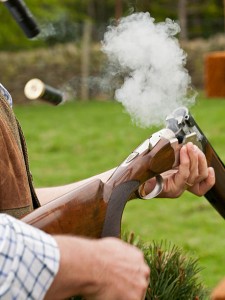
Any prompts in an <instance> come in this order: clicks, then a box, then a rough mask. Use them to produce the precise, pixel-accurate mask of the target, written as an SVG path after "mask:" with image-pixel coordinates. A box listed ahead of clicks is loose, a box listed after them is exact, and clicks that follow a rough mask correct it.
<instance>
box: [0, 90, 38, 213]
mask: <svg viewBox="0 0 225 300" xmlns="http://www.w3.org/2000/svg"><path fill="white" fill-rule="evenodd" d="M0 155H1V157H0V212H2V213H3V212H4V213H7V214H10V215H12V216H14V217H16V218H21V217H22V216H24V215H25V214H27V213H29V212H31V211H32V210H33V209H34V208H37V207H39V206H40V203H39V201H38V199H37V196H36V193H35V190H34V187H33V184H32V177H31V174H30V171H29V165H28V156H27V150H26V144H25V139H24V137H23V133H22V130H21V127H20V125H19V123H18V121H17V119H16V117H15V115H14V113H13V111H12V109H11V107H10V106H9V104H8V102H7V101H6V99H5V98H4V97H3V96H2V95H1V93H0Z"/></svg>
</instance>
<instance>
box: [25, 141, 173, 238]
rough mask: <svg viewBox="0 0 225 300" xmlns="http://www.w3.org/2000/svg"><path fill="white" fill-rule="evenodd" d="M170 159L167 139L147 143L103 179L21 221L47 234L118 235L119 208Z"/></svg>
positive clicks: (171, 162) (120, 214) (166, 166)
mask: <svg viewBox="0 0 225 300" xmlns="http://www.w3.org/2000/svg"><path fill="white" fill-rule="evenodd" d="M164 158H165V159H164ZM174 160H175V154H174V149H173V148H172V146H171V144H170V141H169V140H167V139H160V140H159V142H158V143H157V144H156V146H155V147H153V149H151V150H150V149H149V147H148V146H147V147H146V149H145V151H143V152H142V153H141V154H136V156H133V158H132V159H131V158H130V156H128V158H127V159H126V160H125V161H124V162H123V163H122V164H121V165H120V166H119V167H118V168H117V169H116V170H115V171H114V173H113V174H112V175H111V177H110V178H109V179H108V181H107V182H105V183H103V182H102V181H101V180H99V179H96V180H93V181H91V182H88V183H86V184H84V185H82V186H80V187H78V188H77V189H75V190H73V191H71V192H69V193H67V194H65V195H63V196H62V197H59V198H57V199H55V200H53V201H51V202H49V203H47V204H45V205H44V206H42V207H40V208H38V209H36V210H35V211H33V212H32V213H30V214H28V215H27V216H25V217H24V218H22V220H23V221H24V222H26V223H28V224H30V225H33V226H35V227H37V228H39V229H41V230H43V231H45V232H47V233H50V234H73V235H79V236H86V237H93V238H100V237H105V236H115V237H119V236H120V230H121V219H122V214H123V210H124V207H125V205H126V203H127V201H128V200H129V199H130V198H131V195H132V194H133V193H134V192H135V191H136V190H137V189H138V187H139V186H140V184H142V183H143V182H145V181H146V180H147V179H149V178H151V177H154V176H155V175H157V174H160V173H162V172H164V171H166V170H169V169H171V168H172V166H173V163H174ZM159 162H160V163H159Z"/></svg>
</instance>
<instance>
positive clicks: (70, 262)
mask: <svg viewBox="0 0 225 300" xmlns="http://www.w3.org/2000/svg"><path fill="white" fill-rule="evenodd" d="M0 240H1V243H0V267H1V272H0V298H1V299H39V300H41V299H44V298H45V299H55V300H57V299H60V300H61V299H64V298H67V297H70V296H74V295H83V296H85V298H86V299H96V300H97V299H98V300H103V299H104V300H105V299H107V300H111V299H112V300H115V299H121V300H123V299H124V300H125V299H126V300H127V299H129V300H132V299H134V300H142V299H143V298H144V295H145V292H146V289H147V287H148V282H149V268H148V266H147V265H146V263H145V262H144V257H143V254H142V253H141V251H140V250H138V249H137V248H135V247H134V246H131V245H128V244H126V243H124V242H122V241H120V240H118V239H115V238H105V239H100V240H88V239H84V238H78V237H72V236H71V237H70V236H51V235H49V234H46V233H44V232H43V231H41V230H38V229H36V228H34V227H32V226H30V225H27V224H25V223H23V222H22V221H19V220H17V219H14V218H12V217H10V216H8V215H5V214H0Z"/></svg>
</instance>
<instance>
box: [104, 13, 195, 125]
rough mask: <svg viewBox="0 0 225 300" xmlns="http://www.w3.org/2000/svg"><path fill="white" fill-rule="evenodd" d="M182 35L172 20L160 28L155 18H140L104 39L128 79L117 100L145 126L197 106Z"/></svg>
mask: <svg viewBox="0 0 225 300" xmlns="http://www.w3.org/2000/svg"><path fill="white" fill-rule="evenodd" d="M179 31H180V27H179V25H178V24H177V23H175V22H173V21H172V20H170V19H166V21H165V22H162V23H154V19H153V18H151V16H150V14H149V13H135V14H132V15H130V16H128V17H125V18H122V19H121V20H120V22H119V24H117V26H110V27H109V28H108V30H107V32H106V33H105V35H104V39H103V42H102V50H103V51H104V52H105V53H106V54H107V56H108V58H109V60H110V62H111V63H113V64H115V65H117V69H118V65H119V70H120V72H121V73H124V72H126V74H127V76H126V77H125V79H124V83H123V85H122V86H121V87H120V88H119V89H117V90H116V92H115V98H116V99H117V100H118V101H119V102H121V103H122V104H123V105H124V107H125V108H126V110H127V111H128V113H129V114H130V115H131V117H132V118H133V120H134V121H135V122H136V123H137V124H139V125H140V126H143V127H147V126H151V125H160V124H161V123H162V122H164V121H165V117H166V116H167V115H168V114H169V113H171V111H172V110H174V109H175V108H177V107H179V106H190V105H191V104H193V103H194V101H195V95H194V94H193V93H191V95H190V90H191V86H190V84H191V79H190V76H189V75H188V72H187V70H186V69H185V67H184V66H185V64H186V54H185V52H184V51H183V50H182V49H181V48H180V46H179V43H178V40H177V39H176V37H175V35H176V34H177V33H178V32H179Z"/></svg>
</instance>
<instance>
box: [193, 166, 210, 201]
mask: <svg viewBox="0 0 225 300" xmlns="http://www.w3.org/2000/svg"><path fill="white" fill-rule="evenodd" d="M207 170H208V176H207V177H206V179H204V180H202V181H201V182H200V183H199V184H195V185H194V186H193V187H191V188H189V189H188V190H189V191H190V192H192V193H194V194H195V195H197V196H203V195H205V194H206V193H207V192H208V191H209V190H210V189H211V188H212V187H213V185H214V184H215V171H214V169H213V168H211V167H209V168H208V169H207Z"/></svg>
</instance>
